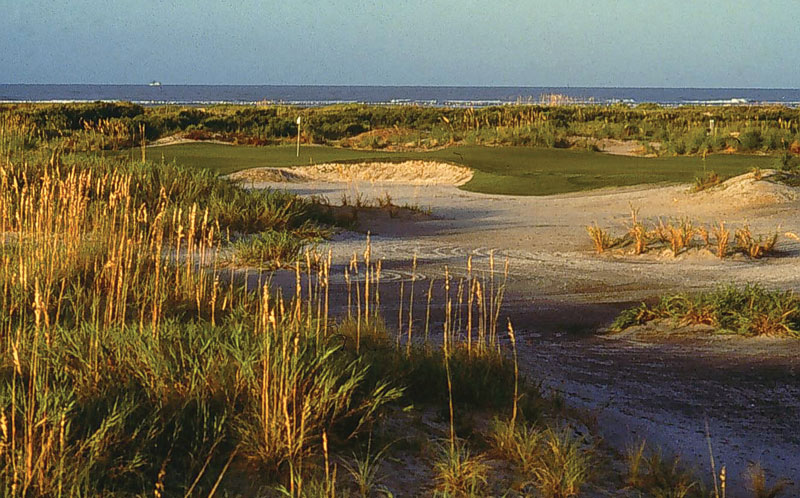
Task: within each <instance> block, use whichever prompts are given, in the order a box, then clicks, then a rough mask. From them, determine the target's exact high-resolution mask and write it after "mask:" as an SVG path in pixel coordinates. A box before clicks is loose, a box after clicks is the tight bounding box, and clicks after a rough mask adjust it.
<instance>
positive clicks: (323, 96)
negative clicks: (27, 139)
mask: <svg viewBox="0 0 800 498" xmlns="http://www.w3.org/2000/svg"><path fill="white" fill-rule="evenodd" d="M98 100H100V101H130V102H135V103H138V104H143V105H161V104H181V105H210V104H226V103H227V104H257V103H275V104H287V105H298V106H322V105H331V104H342V103H366V104H379V105H392V104H395V105H397V104H400V105H402V104H408V105H428V106H447V107H483V106H490V105H504V104H513V103H577V104H592V103H593V104H603V105H608V104H614V103H620V102H622V103H628V104H639V103H657V104H661V105H665V106H678V105H748V104H749V105H758V104H781V105H786V106H790V107H798V106H800V89H769V88H764V89H761V88H595V87H507V86H497V87H469V86H321V85H308V86H302V85H147V84H144V85H20V84H0V102H6V103H8V102H93V101H98Z"/></svg>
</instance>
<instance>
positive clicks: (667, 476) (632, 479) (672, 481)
mask: <svg viewBox="0 0 800 498" xmlns="http://www.w3.org/2000/svg"><path fill="white" fill-rule="evenodd" d="M625 463H626V465H627V476H626V481H627V485H628V486H629V487H631V488H633V489H635V490H637V491H639V492H641V493H645V494H646V496H664V497H667V496H669V497H676V498H689V497H698V498H699V497H704V496H710V495H709V494H708V493H707V492H705V491H704V490H703V488H702V487H701V483H700V481H699V480H697V478H696V477H695V475H694V473H693V472H692V471H691V470H690V469H689V468H688V467H687V466H686V465H684V464H683V463H682V462H681V461H680V458H678V457H677V456H675V457H672V458H665V457H664V455H663V454H662V453H661V451H659V450H651V449H649V448H647V446H646V442H645V441H644V440H643V441H641V442H640V443H639V444H636V445H632V446H629V447H628V448H627V449H626V451H625ZM723 496H724V495H723Z"/></svg>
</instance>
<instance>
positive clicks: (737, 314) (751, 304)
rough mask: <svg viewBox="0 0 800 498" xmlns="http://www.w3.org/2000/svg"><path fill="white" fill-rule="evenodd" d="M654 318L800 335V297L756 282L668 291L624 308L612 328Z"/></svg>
mask: <svg viewBox="0 0 800 498" xmlns="http://www.w3.org/2000/svg"><path fill="white" fill-rule="evenodd" d="M657 319H669V320H672V321H673V322H675V323H676V324H681V325H696V324H703V325H710V326H712V327H714V328H715V329H716V330H717V331H718V332H720V333H732V334H739V335H743V336H778V337H800V298H798V297H797V296H796V295H795V294H794V292H792V291H771V290H766V289H764V288H762V287H760V286H758V285H747V286H745V287H743V288H737V287H732V286H731V287H722V288H719V289H717V290H715V291H713V292H704V293H700V294H675V295H669V296H664V297H662V298H661V300H660V301H659V302H658V303H656V304H654V305H647V304H645V303H642V304H641V305H639V306H637V307H634V308H631V309H628V310H625V311H623V312H622V313H620V315H619V316H618V317H617V318H616V320H614V323H613V324H612V325H611V330H613V331H621V330H624V329H626V328H628V327H632V326H635V325H642V324H644V323H647V322H650V321H652V320H657Z"/></svg>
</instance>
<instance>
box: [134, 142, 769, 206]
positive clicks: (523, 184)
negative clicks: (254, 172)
mask: <svg viewBox="0 0 800 498" xmlns="http://www.w3.org/2000/svg"><path fill="white" fill-rule="evenodd" d="M147 154H148V158H151V159H154V160H161V158H163V159H164V160H165V161H166V162H172V161H174V162H176V163H178V164H181V165H184V166H187V167H199V168H209V169H210V170H213V171H216V172H219V173H220V174H228V173H232V172H234V171H238V170H242V169H247V168H252V167H263V166H271V167H283V166H294V165H307V164H309V163H311V162H312V161H313V162H314V163H323V162H329V161H334V162H354V161H360V160H385V161H402V160H409V159H422V160H433V161H446V162H450V163H456V164H462V165H464V166H468V167H470V168H472V169H473V170H474V171H475V176H474V177H473V178H472V180H470V181H469V182H468V183H467V184H466V185H464V186H463V188H464V189H465V190H470V191H473V192H484V193H490V194H511V195H550V194H558V193H564V192H576V191H581V190H589V189H594V188H602V187H614V186H629V185H639V184H643V183H690V182H692V180H693V179H694V178H695V177H696V176H698V175H702V174H703V170H704V168H707V169H709V170H711V169H713V170H714V171H716V172H717V173H718V174H719V175H720V176H721V177H722V178H730V177H732V176H735V175H739V174H742V173H745V172H747V171H750V169H752V168H753V167H756V166H759V167H762V168H767V167H770V166H771V165H772V164H773V163H774V162H775V159H774V158H771V157H767V156H749V155H728V154H725V155H712V156H708V157H707V158H706V159H705V160H703V159H702V158H699V157H691V156H678V157H659V158H644V157H625V156H612V155H607V154H602V153H599V152H591V151H585V150H563V149H544V148H533V147H502V146H501V147H483V146H455V147H448V148H445V149H438V150H432V151H425V152H417V151H405V152H380V151H356V150H352V149H341V148H334V147H328V146H314V147H302V148H301V153H300V157H299V158H297V157H295V148H294V147H293V146H289V145H286V146H270V147H233V146H229V145H220V144H202V143H193V144H181V145H171V146H164V147H156V148H152V149H148V152H147Z"/></svg>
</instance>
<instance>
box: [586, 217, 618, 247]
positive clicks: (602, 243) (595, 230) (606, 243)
mask: <svg viewBox="0 0 800 498" xmlns="http://www.w3.org/2000/svg"><path fill="white" fill-rule="evenodd" d="M586 231H587V232H588V233H589V238H590V239H592V244H593V245H594V250H595V252H596V253H597V254H601V253H603V252H605V251H606V249H609V248H611V247H613V246H614V245H616V243H617V240H616V239H614V238H613V237H612V236H611V234H610V233H609V232H608V231H607V230H605V229H603V228H600V227H599V226H597V223H595V224H594V225H588V226H587V227H586Z"/></svg>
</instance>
